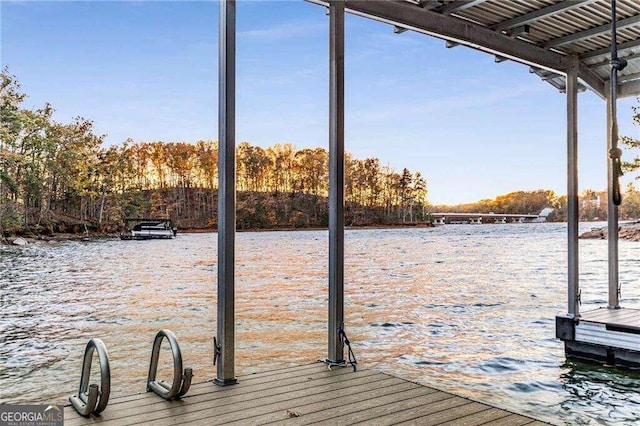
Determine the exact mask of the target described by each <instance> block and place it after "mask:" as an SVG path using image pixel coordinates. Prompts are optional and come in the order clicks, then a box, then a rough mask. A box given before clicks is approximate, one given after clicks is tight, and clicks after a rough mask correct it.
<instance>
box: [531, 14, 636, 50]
mask: <svg viewBox="0 0 640 426" xmlns="http://www.w3.org/2000/svg"><path fill="white" fill-rule="evenodd" d="M638 23H640V15H634V16H630V17H628V18H624V19H620V20H619V21H618V22H617V26H618V30H622V29H624V28H627V27H631V26H633V25H636V24H638ZM609 31H611V23H610V22H609V23H607V24H604V25H600V26H599V27H593V28H589V29H588V30H583V31H578V32H577V33H573V34H568V35H566V36H563V37H558V38H555V39H552V40H549V41H547V42H546V43H544V44H543V45H542V46H543V47H544V48H547V49H548V48H551V47H558V46H564V45H566V44H569V43H575V42H577V41H581V40H586V39H588V38H593V37H596V36H599V35H603V34H606V33H607V32H609Z"/></svg>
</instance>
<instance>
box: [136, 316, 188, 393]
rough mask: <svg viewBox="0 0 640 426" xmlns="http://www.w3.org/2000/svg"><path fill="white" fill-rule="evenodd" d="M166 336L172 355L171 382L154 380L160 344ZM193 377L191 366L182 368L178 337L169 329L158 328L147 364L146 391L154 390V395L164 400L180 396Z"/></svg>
mask: <svg viewBox="0 0 640 426" xmlns="http://www.w3.org/2000/svg"><path fill="white" fill-rule="evenodd" d="M164 338H166V339H167V340H168V341H169V346H171V353H172V355H173V383H171V385H169V384H168V383H166V382H164V381H162V380H160V381H157V380H156V374H157V372H158V360H159V358H160V346H161V345H162V341H163V340H164ZM192 378H193V370H192V369H191V368H185V369H184V370H183V369H182V352H181V351H180V345H178V339H177V338H176V335H175V334H173V332H172V331H171V330H166V329H165V330H160V331H159V332H158V334H156V337H155V339H154V341H153V350H152V351H151V363H150V365H149V376H148V378H147V392H154V393H155V394H156V395H158V396H160V397H161V398H164V399H166V400H170V399H175V398H180V397H181V396H183V395H185V394H186V393H187V392H188V391H189V387H191V379H192Z"/></svg>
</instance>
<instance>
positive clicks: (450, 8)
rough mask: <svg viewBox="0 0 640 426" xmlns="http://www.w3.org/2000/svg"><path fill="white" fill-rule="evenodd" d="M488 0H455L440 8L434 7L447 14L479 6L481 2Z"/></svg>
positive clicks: (437, 10) (436, 10)
mask: <svg viewBox="0 0 640 426" xmlns="http://www.w3.org/2000/svg"><path fill="white" fill-rule="evenodd" d="M485 1H487V0H459V1H453V2H451V3H447V4H446V5H443V6H440V7H439V8H436V9H434V11H435V12H438V13H443V14H445V15H447V14H450V13H454V12H459V11H461V10H465V9H469V8H470V7H474V6H477V5H479V4H481V3H484V2H485Z"/></svg>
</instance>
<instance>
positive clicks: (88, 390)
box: [69, 339, 111, 417]
mask: <svg viewBox="0 0 640 426" xmlns="http://www.w3.org/2000/svg"><path fill="white" fill-rule="evenodd" d="M94 351H97V352H98V360H99V362H100V386H98V385H96V384H91V385H89V378H90V376H91V361H92V359H93V352H94ZM110 392H111V371H110V369H109V354H108V353H107V348H106V347H105V346H104V343H103V342H102V340H100V339H91V340H89V343H87V347H86V348H85V350H84V360H83V361H82V377H80V388H79V389H78V394H77V395H73V396H70V397H69V402H70V403H71V405H72V406H73V408H75V410H76V411H77V412H78V414H80V415H81V416H85V417H88V416H89V415H91V413H93V414H100V413H101V412H102V411H104V409H105V408H107V404H108V403H109V393H110Z"/></svg>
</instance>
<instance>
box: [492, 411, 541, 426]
mask: <svg viewBox="0 0 640 426" xmlns="http://www.w3.org/2000/svg"><path fill="white" fill-rule="evenodd" d="M534 421H535V420H532V419H530V418H529V417H525V416H521V415H519V414H510V415H508V416H506V417H503V418H501V419H498V420H493V421H490V422H488V423H485V425H486V426H525V425H527V426H528V425H529V424H530V423H533V422H534ZM483 426H484V425H483Z"/></svg>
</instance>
